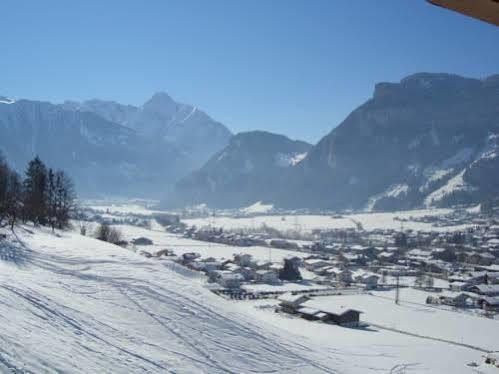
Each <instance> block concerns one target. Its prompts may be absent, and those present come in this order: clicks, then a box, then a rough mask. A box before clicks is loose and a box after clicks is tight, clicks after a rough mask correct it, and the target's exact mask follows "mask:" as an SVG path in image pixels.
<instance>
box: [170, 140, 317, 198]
mask: <svg viewBox="0 0 499 374" xmlns="http://www.w3.org/2000/svg"><path fill="white" fill-rule="evenodd" d="M311 147H312V146H311V145H310V144H308V143H305V142H302V141H295V140H291V139H289V138H287V137H285V136H283V135H277V134H272V133H269V132H265V131H251V132H244V133H240V134H237V135H235V136H234V137H233V138H232V139H231V141H230V143H229V145H228V146H227V147H225V148H224V149H223V150H221V151H220V152H218V153H217V154H215V155H214V156H213V157H212V158H211V159H210V160H209V161H208V162H207V163H206V164H205V165H204V166H203V167H202V168H201V169H200V170H198V171H196V172H194V173H192V174H191V175H189V176H187V177H185V178H183V179H181V180H180V181H179V182H178V183H176V185H175V190H174V192H173V193H172V194H170V196H169V197H168V199H167V201H165V204H167V205H172V204H173V205H178V204H184V203H188V204H196V203H207V204H209V205H211V206H222V207H241V206H247V205H251V204H253V203H255V202H257V201H262V202H267V201H272V200H273V199H274V198H275V195H274V192H275V191H277V190H278V188H277V187H278V186H280V184H281V183H282V179H283V177H284V176H285V175H287V174H288V173H290V172H291V169H293V168H295V167H296V166H297V165H298V164H299V163H300V162H301V160H303V158H305V156H306V154H307V152H308V151H309V150H310V148H311Z"/></svg>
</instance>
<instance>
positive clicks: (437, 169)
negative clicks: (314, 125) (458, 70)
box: [282, 73, 499, 210]
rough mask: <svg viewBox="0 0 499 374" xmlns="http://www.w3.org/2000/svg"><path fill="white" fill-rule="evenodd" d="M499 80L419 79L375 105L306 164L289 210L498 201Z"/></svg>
mask: <svg viewBox="0 0 499 374" xmlns="http://www.w3.org/2000/svg"><path fill="white" fill-rule="evenodd" d="M498 102H499V76H497V75H496V76H492V77H489V78H487V79H484V80H478V79H470V78H463V77H460V76H457V75H450V74H430V73H419V74H414V75H411V76H409V77H406V78H404V79H402V80H401V82H400V83H379V84H377V85H376V89H375V92H374V95H373V97H372V98H371V99H370V100H368V101H367V102H366V103H365V104H363V105H361V106H360V107H359V108H357V109H355V110H354V111H353V112H352V113H351V114H350V115H349V116H348V117H347V118H346V119H345V121H343V123H341V124H340V125H339V126H338V127H336V128H335V129H333V131H331V133H330V134H329V135H327V136H326V137H324V138H323V139H322V140H321V141H320V142H319V143H318V144H317V145H316V146H315V147H314V148H313V149H312V150H311V151H310V152H309V154H308V156H307V158H306V159H305V160H304V161H303V162H302V163H300V167H299V168H298V169H297V174H296V175H295V180H294V186H293V188H292V189H289V191H292V193H290V194H289V195H288V196H287V197H286V198H285V199H284V200H283V201H282V203H283V204H287V205H294V204H296V203H295V201H296V199H295V197H296V196H302V198H300V200H298V201H299V204H300V205H303V206H312V207H321V206H322V207H324V206H327V207H330V208H357V209H359V208H368V209H383V210H385V209H400V208H409V207H416V206H424V205H426V206H428V205H449V204H457V203H468V202H471V201H479V200H480V199H482V198H484V197H485V196H487V195H489V194H497V193H499V183H498V179H497V177H496V174H497V172H495V173H494V172H492V171H493V170H496V171H497V170H499V163H498V161H499V160H498V159H497V156H496V153H495V149H496V147H497V144H498V143H497V134H499V121H498V118H499V106H498V105H497V103H498Z"/></svg>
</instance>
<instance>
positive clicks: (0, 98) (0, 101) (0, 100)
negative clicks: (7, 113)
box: [0, 96, 16, 104]
mask: <svg viewBox="0 0 499 374" xmlns="http://www.w3.org/2000/svg"><path fill="white" fill-rule="evenodd" d="M15 102H16V101H15V100H13V99H9V98H8V97H3V96H0V104H14V103H15Z"/></svg>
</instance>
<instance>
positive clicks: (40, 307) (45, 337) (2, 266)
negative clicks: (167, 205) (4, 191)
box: [0, 229, 335, 373]
mask: <svg viewBox="0 0 499 374" xmlns="http://www.w3.org/2000/svg"><path fill="white" fill-rule="evenodd" d="M18 233H19V238H20V239H21V240H22V243H16V244H7V243H5V242H0V243H2V244H1V246H0V248H1V249H0V251H1V258H2V261H0V300H1V303H0V320H1V321H0V324H1V326H2V330H1V331H0V372H8V370H11V371H15V372H21V370H24V371H23V372H27V373H42V372H71V373H131V372H141V373H152V372H158V373H164V372H172V373H173V372H174V373H200V372H206V373H218V372H237V373H243V372H254V373H263V372H265V373H268V372H291V373H300V372H310V373H314V372H320V373H333V372H335V371H334V370H332V369H330V368H328V365H327V364H326V363H324V361H327V358H324V357H323V358H321V357H320V356H319V355H317V352H316V351H315V350H314V347H313V346H312V347H310V349H307V350H304V349H303V348H302V347H301V346H300V345H298V344H297V343H295V342H293V340H292V338H291V335H289V334H286V333H284V332H282V331H280V332H279V335H276V333H275V331H273V330H272V329H271V328H270V329H265V328H264V327H262V326H257V325H256V324H255V323H254V322H252V321H251V320H250V319H249V318H248V317H245V316H244V315H243V314H241V313H236V312H230V311H229V309H230V308H223V307H220V303H221V299H220V298H219V297H217V296H215V295H213V294H211V293H210V292H209V291H207V290H205V289H204V288H202V287H201V286H200V285H199V283H197V282H195V281H193V280H192V279H190V278H189V277H185V276H181V275H179V274H177V273H175V272H173V271H171V270H170V269H171V267H170V268H168V267H167V266H165V264H164V263H162V262H161V261H154V260H144V259H143V257H140V256H138V255H135V254H134V253H132V252H128V251H126V250H123V249H121V248H119V247H115V246H112V245H108V244H106V243H102V242H99V241H97V240H94V239H90V238H85V237H81V236H79V235H75V234H68V233H62V234H61V235H60V237H59V236H57V235H53V234H51V233H50V232H45V231H40V230H38V229H37V230H35V233H34V234H30V233H28V232H26V231H24V230H23V231H22V232H21V230H18ZM321 361H322V363H321Z"/></svg>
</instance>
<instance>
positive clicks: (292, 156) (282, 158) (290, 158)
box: [275, 152, 308, 167]
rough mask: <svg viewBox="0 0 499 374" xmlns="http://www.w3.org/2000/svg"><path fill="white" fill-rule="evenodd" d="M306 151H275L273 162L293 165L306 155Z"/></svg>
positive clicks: (280, 164)
mask: <svg viewBox="0 0 499 374" xmlns="http://www.w3.org/2000/svg"><path fill="white" fill-rule="evenodd" d="M307 154H308V152H305V153H289V154H288V153H277V154H276V156H275V162H276V165H277V166H280V167H287V166H295V165H297V164H298V163H300V162H301V161H302V160H303V159H304V158H305V157H307Z"/></svg>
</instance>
